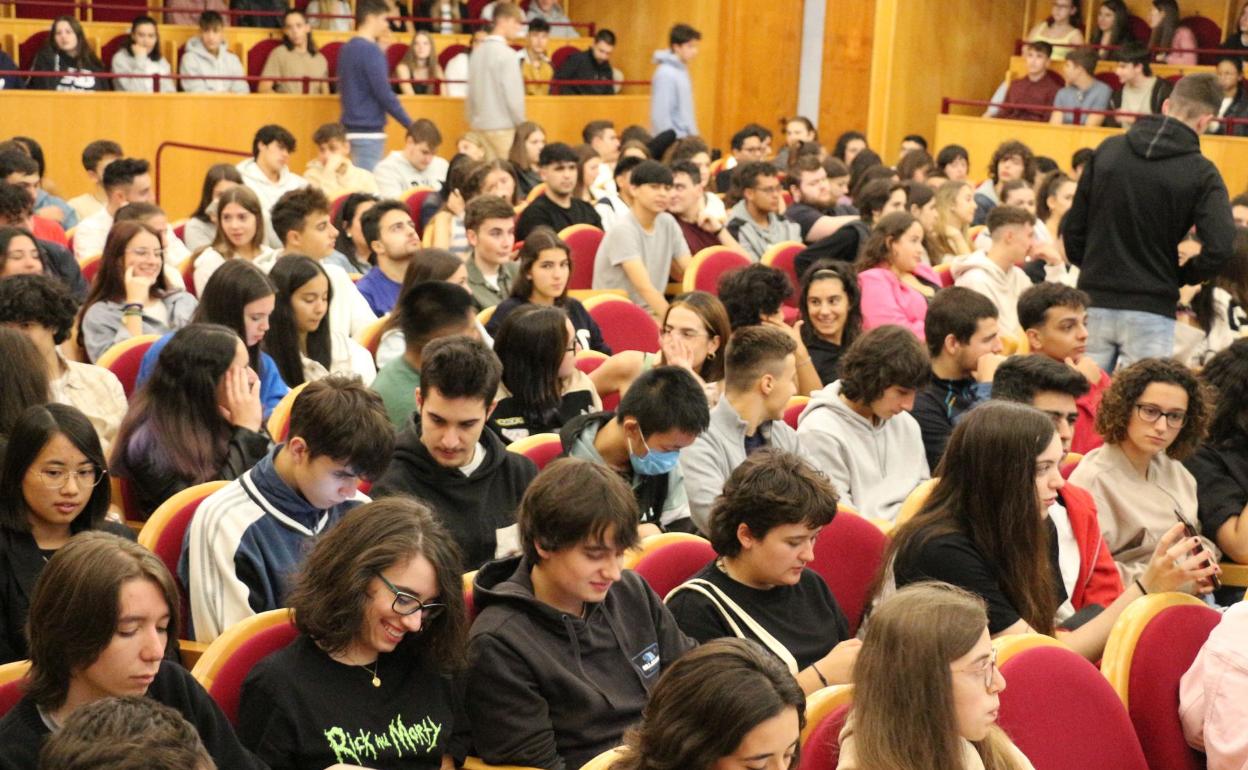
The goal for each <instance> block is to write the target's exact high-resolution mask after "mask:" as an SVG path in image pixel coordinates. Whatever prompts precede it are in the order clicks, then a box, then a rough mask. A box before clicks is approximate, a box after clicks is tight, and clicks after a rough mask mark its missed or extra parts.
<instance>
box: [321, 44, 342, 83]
mask: <svg viewBox="0 0 1248 770" xmlns="http://www.w3.org/2000/svg"><path fill="white" fill-rule="evenodd" d="M341 50H342V43H341V42H339V41H337V40H335V41H333V42H332V43H326V44H325V45H323V46H321V47H320V52H321V55H322V56H324V57H325V62H326V63H327V64H329V76H330V77H331V78H332V77H336V76H337V73H338V52H339V51H341Z"/></svg>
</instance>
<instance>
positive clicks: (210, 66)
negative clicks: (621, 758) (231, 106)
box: [178, 36, 250, 94]
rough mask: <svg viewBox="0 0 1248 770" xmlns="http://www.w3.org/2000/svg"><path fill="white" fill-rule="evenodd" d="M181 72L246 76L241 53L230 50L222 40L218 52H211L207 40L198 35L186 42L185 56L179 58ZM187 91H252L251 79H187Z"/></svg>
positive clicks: (183, 84) (222, 92)
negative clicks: (248, 86) (249, 82)
mask: <svg viewBox="0 0 1248 770" xmlns="http://www.w3.org/2000/svg"><path fill="white" fill-rule="evenodd" d="M178 72H180V73H182V74H183V75H230V76H235V75H240V76H241V75H244V74H246V73H244V72H243V63H242V62H241V61H240V60H239V58H238V57H237V56H235V55H234V54H232V53H230V51H229V49H227V48H226V47H225V43H224V42H223V43H221V45H220V46H218V47H217V53H216V55H215V56H214V55H213V54H210V53H208V49H207V48H204V41H203V40H201V39H200V38H199V37H198V36H196V37H193V38H191V39H190V40H188V41H186V48H185V49H183V51H182V56H181V58H180V59H179V61H178ZM182 90H183V91H193V92H198V93H217V94H225V93H235V94H245V93H249V92H250V89H249V88H247V82H246V81H243V80H183V81H182Z"/></svg>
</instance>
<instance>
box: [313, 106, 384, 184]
mask: <svg viewBox="0 0 1248 770" xmlns="http://www.w3.org/2000/svg"><path fill="white" fill-rule="evenodd" d="M312 142H313V144H315V145H316V158H314V159H313V160H310V161H308V167H307V169H306V170H304V172H303V178H304V179H306V180H308V184H310V185H313V186H314V187H319V188H320V190H321V192H323V193H325V197H327V198H337V197H339V196H342V195H347V194H348V193H353V192H362V193H371V194H373V195H376V194H377V180H376V179H374V178H373V175H372V174H371V173H369V172H368V171H365V170H364V169H362V168H360V167H359V166H357V165H355V164H354V163H352V162H351V144H350V143H349V142H348V141H347V129H345V128H343V126H342V124H341V123H326V124H325V125H323V126H321V127H320V128H318V129H316V132H315V133H314V134H312Z"/></svg>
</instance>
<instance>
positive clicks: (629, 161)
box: [611, 155, 697, 184]
mask: <svg viewBox="0 0 1248 770" xmlns="http://www.w3.org/2000/svg"><path fill="white" fill-rule="evenodd" d="M645 160H646V159H645V158H638V157H637V156H636V155H625V156H622V157H621V158H620V159H619V160H618V161H616V162H615V168H613V169H611V178H612V179H619V178H620V177H621V176H623V177H625V178H627V179H632V175H633V169H635V168H637V166H638V165H639V164H640V163H642V162H643V161H645ZM675 170H676V169H675V167H673V168H672V171H675ZM694 170H697V166H694ZM694 184H697V182H695V183H694Z"/></svg>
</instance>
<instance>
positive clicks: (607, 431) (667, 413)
mask: <svg viewBox="0 0 1248 770" xmlns="http://www.w3.org/2000/svg"><path fill="white" fill-rule="evenodd" d="M710 419H711V416H710V410H709V409H708V408H707V405H706V394H705V393H704V392H703V391H702V386H701V385H700V384H699V383H698V381H697V380H696V379H695V378H694V376H693V375H692V374H690V373H689V372H688V371H687V370H685V369H682V368H680V367H677V366H660V367H656V368H654V369H651V370H649V371H647V372H643V373H642V375H641V376H640V377H638V378H637V379H636V380H635V381H634V382H633V384H632V385H630V386H629V388H628V392H627V393H625V394H624V397H623V398H622V399H620V405H619V407H617V408H616V410H615V412H614V413H612V412H599V413H598V414H587V415H584V416H582V417H577V418H575V419H573V420H569V421H568V422H567V423H565V424H564V426H563V428H562V429H561V430H560V431H559V437H560V439H561V440H562V441H563V451H564V454H567V455H569V456H571V457H579V458H581V459H583V460H589V461H591V462H594V463H597V464H599V465H605V466H606V467H608V468H610V469H611V470H613V471H615V472H616V473H618V474H619V475H620V476H622V477H623V478H624V479H625V480H626V481H628V482H629V484H630V485H631V486H632V488H633V494H634V495H635V496H636V498H637V504H638V506H639V507H640V509H641V521H640V525H641V526H640V531H641V534H642V535H649V534H654V533H656V532H658V531H660V530H674V531H680V532H692V531H693V530H694V523H693V520H692V519H691V518H690V512H689V498H688V493H687V492H686V491H685V477H684V474H683V473H681V470H680V450H682V449H684V448H686V447H688V446H690V445H692V444H693V442H694V441H696V440H697V438H698V435H699V434H700V433H702V432H703V431H705V430H706V429H707V426H708V425H709V424H710Z"/></svg>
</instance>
